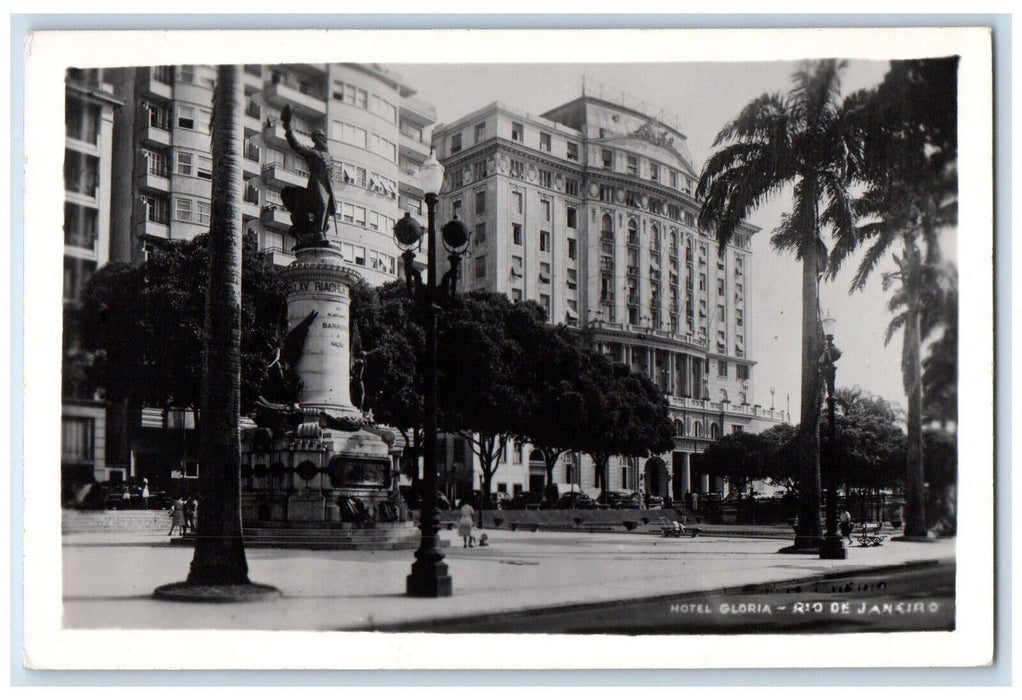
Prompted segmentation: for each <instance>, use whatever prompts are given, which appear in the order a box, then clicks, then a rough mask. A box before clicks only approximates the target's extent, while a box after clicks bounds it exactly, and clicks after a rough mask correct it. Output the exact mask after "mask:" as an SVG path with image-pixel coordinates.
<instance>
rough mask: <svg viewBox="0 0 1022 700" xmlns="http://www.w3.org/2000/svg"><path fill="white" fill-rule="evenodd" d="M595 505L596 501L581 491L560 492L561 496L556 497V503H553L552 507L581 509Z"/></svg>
mask: <svg viewBox="0 0 1022 700" xmlns="http://www.w3.org/2000/svg"><path fill="white" fill-rule="evenodd" d="M595 507H596V501H594V500H593V499H592V497H591V496H589V495H588V494H586V493H584V492H582V491H575V492H574V493H571V492H569V493H565V494H561V497H560V498H558V499H557V502H556V503H554V508H570V509H572V510H582V509H589V508H595Z"/></svg>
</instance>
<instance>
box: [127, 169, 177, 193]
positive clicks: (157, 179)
mask: <svg viewBox="0 0 1022 700" xmlns="http://www.w3.org/2000/svg"><path fill="white" fill-rule="evenodd" d="M135 185H136V186H137V187H141V188H143V189H147V190H154V191H156V192H170V173H165V172H163V171H156V172H154V171H152V170H146V172H144V173H143V174H141V175H139V176H138V177H137V178H136V179H135Z"/></svg>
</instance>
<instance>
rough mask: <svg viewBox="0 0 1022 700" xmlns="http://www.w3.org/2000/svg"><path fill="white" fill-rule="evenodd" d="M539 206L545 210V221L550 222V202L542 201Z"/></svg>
mask: <svg viewBox="0 0 1022 700" xmlns="http://www.w3.org/2000/svg"><path fill="white" fill-rule="evenodd" d="M539 204H540V206H541V207H542V208H543V221H550V200H549V199H543V200H540V202H539Z"/></svg>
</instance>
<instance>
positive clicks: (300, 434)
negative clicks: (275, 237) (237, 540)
mask: <svg viewBox="0 0 1022 700" xmlns="http://www.w3.org/2000/svg"><path fill="white" fill-rule="evenodd" d="M296 257H297V259H296V260H295V262H293V263H292V264H291V265H290V266H288V268H287V269H286V270H285V271H284V279H285V281H286V283H287V307H288V309H287V316H288V327H289V328H291V327H294V326H295V325H296V324H298V323H300V322H301V321H302V320H303V319H305V318H307V317H308V316H309V314H310V312H312V311H315V312H316V316H315V318H314V320H313V322H312V324H311V325H310V326H309V329H308V334H307V335H306V337H305V344H304V348H303V352H302V355H301V358H300V359H299V361H298V363H297V365H296V372H297V373H298V375H299V376H300V377H301V379H302V382H303V387H302V391H301V394H300V395H299V406H300V407H301V410H302V413H303V418H302V420H303V423H302V424H301V425H300V426H299V427H298V429H297V430H295V431H293V432H289V433H287V434H279V433H278V434H272V432H271V430H270V429H268V428H260V429H258V430H256V431H253V432H252V433H251V434H248V435H246V436H245V437H244V438H243V446H242V518H243V520H245V521H248V522H251V521H261V522H267V521H269V522H281V521H285V522H288V523H308V524H315V523H321V524H326V523H334V524H336V523H337V522H339V521H341V520H342V512H341V508H340V507H339V506H338V502H339V501H340V499H342V498H347V497H351V498H357V499H359V500H360V501H362V503H363V504H364V505H365V506H366V508H367V509H370V510H372V509H376V507H377V506H378V505H379V504H381V503H392V504H394V505H395V507H398V506H399V502H400V496H398V494H397V491H396V487H395V486H394V484H396V478H395V477H396V474H397V471H398V464H397V457H398V456H399V455H400V452H401V449H400V448H396V447H395V443H396V437H397V435H396V433H395V432H394V431H392V430H387V429H383V428H377V427H375V426H365V425H362V424H363V422H364V417H363V416H362V412H361V411H359V410H358V409H357V408H356V407H355V406H354V405H353V404H352V402H351V396H350V388H349V387H350V362H351V354H350V353H351V350H350V347H349V338H350V335H349V322H350V321H349V306H350V295H349V287H350V285H351V284H352V283H353V282H355V281H356V280H358V279H359V275H358V273H357V272H355V271H354V270H351V269H350V268H348V267H346V266H345V265H344V262H343V260H342V258H341V254H340V251H339V250H337V249H335V248H331V247H323V248H304V249H301V250H299V251H297V253H296ZM321 412H322V413H326V414H328V415H329V416H330V417H331V418H334V419H341V420H342V421H349V422H350V423H351V425H352V427H353V429H352V430H350V431H348V430H338V429H336V428H330V427H324V425H327V424H329V425H335V424H334V423H333V422H330V423H321V422H320V414H321ZM358 425H362V427H361V428H357V426H358ZM377 510H379V509H377ZM400 512H405V511H404V509H400Z"/></svg>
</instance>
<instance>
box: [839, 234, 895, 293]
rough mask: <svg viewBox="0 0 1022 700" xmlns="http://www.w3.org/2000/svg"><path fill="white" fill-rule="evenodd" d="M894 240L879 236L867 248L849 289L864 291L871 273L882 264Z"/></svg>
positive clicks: (885, 287) (886, 283)
mask: <svg viewBox="0 0 1022 700" xmlns="http://www.w3.org/2000/svg"><path fill="white" fill-rule="evenodd" d="M893 242H894V240H893V239H891V238H886V237H883V236H881V237H879V238H877V239H876V240H875V241H874V242H873V244H872V245H871V246H870V247H869V248H867V249H866V252H865V254H864V255H863V256H862V260H861V261H860V262H859V267H858V268H857V269H856V270H855V276H854V277H852V284H851V286H850V287H849V289H848V291H849V292H852V291H855V290H858V291H860V292H861V291H862V290H863V289H865V288H866V282H867V280H869V276H870V274H871V273H872V272H873V270H875V269H876V266H877V265H879V264H880V261H881V260H883V258H884V256H885V255H887V251H888V250H890V248H891V244H892V243H893ZM887 288H888V282H887V279H885V280H884V290H887Z"/></svg>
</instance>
